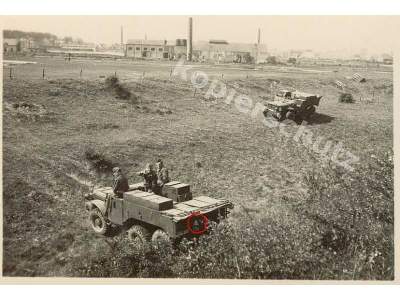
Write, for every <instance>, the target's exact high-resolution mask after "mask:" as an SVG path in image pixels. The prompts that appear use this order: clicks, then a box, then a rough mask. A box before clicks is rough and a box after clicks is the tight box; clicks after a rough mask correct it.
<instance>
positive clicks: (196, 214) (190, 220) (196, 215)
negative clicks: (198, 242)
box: [186, 211, 208, 235]
mask: <svg viewBox="0 0 400 300" xmlns="http://www.w3.org/2000/svg"><path fill="white" fill-rule="evenodd" d="M193 218H196V219H201V220H202V221H203V222H202V223H203V228H201V229H199V230H194V229H193V228H192V226H193ZM186 227H187V229H188V230H189V232H190V233H192V234H197V235H199V234H203V233H204V232H205V231H206V230H207V229H208V218H207V217H206V216H205V215H203V214H202V213H200V212H198V211H196V212H192V213H191V214H190V216H189V217H188V218H187V219H186Z"/></svg>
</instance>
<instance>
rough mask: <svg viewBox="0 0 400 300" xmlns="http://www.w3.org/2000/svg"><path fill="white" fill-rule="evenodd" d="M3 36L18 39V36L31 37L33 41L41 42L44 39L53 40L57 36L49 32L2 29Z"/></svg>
mask: <svg viewBox="0 0 400 300" xmlns="http://www.w3.org/2000/svg"><path fill="white" fill-rule="evenodd" d="M3 37H4V38H5V39H20V38H31V39H33V40H34V41H35V42H39V43H40V42H43V41H44V40H48V41H54V40H56V39H57V36H56V35H54V34H51V33H43V32H26V31H20V30H4V31H3Z"/></svg>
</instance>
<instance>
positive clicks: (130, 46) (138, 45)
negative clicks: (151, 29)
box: [125, 39, 174, 59]
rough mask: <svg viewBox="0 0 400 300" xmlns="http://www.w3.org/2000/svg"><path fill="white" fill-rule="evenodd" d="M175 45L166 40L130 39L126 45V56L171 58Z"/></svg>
mask: <svg viewBox="0 0 400 300" xmlns="http://www.w3.org/2000/svg"><path fill="white" fill-rule="evenodd" d="M173 48H174V46H172V45H168V43H167V41H166V40H139V39H133V40H128V41H127V43H126V45H125V56H126V57H133V58H147V59H171V58H172V57H173V50H174V49H173Z"/></svg>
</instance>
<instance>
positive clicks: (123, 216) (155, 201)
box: [85, 181, 233, 246]
mask: <svg viewBox="0 0 400 300" xmlns="http://www.w3.org/2000/svg"><path fill="white" fill-rule="evenodd" d="M144 190H145V189H144V185H143V184H142V183H138V184H133V185H130V186H129V191H128V192H126V193H123V197H122V198H118V197H116V196H115V195H114V194H113V191H112V188H111V187H102V188H97V189H93V191H92V192H91V193H89V194H86V195H85V199H86V204H85V206H86V210H87V211H88V212H89V221H90V224H91V227H92V229H93V230H94V232H96V233H97V234H101V235H106V236H107V235H110V233H111V232H112V231H115V230H113V229H115V228H119V229H122V230H120V232H127V235H128V238H129V240H130V241H131V242H132V243H134V244H137V245H141V246H144V245H150V244H153V245H155V246H156V245H159V244H160V243H161V244H164V243H168V244H172V243H176V242H179V240H180V239H181V238H182V237H184V236H188V237H189V236H193V235H199V234H203V233H205V232H207V231H208V223H211V222H216V223H218V222H219V221H220V220H221V219H224V218H226V217H227V216H228V214H229V211H230V209H232V208H233V204H232V203H231V202H230V201H228V200H218V199H213V198H210V197H207V196H197V197H193V196H192V192H191V191H190V185H188V184H185V183H181V182H179V181H172V182H169V183H167V184H165V185H164V186H163V188H162V191H161V195H162V196H160V195H156V194H154V193H151V192H145V191H144Z"/></svg>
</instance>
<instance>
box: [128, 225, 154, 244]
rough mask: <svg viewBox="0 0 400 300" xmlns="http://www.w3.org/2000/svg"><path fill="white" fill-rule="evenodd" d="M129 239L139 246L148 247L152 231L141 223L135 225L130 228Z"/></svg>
mask: <svg viewBox="0 0 400 300" xmlns="http://www.w3.org/2000/svg"><path fill="white" fill-rule="evenodd" d="M127 233H128V239H129V241H130V242H131V243H133V244H135V245H137V246H139V247H146V246H148V242H149V240H150V232H149V231H148V230H147V229H146V228H144V227H143V226H140V225H133V226H132V227H131V228H129V230H128V231H127Z"/></svg>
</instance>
